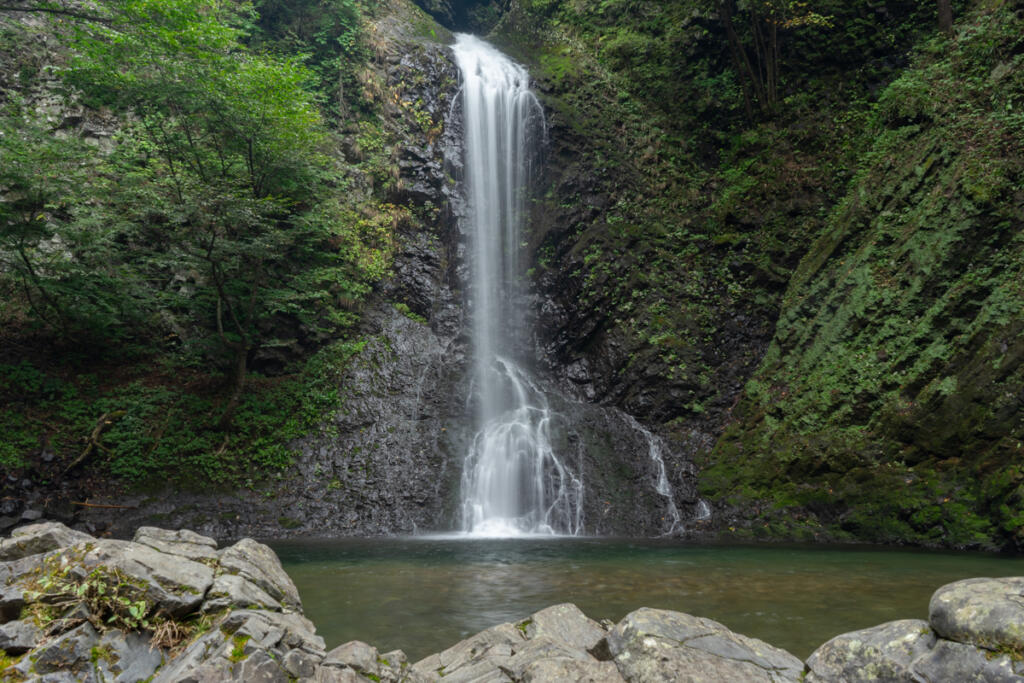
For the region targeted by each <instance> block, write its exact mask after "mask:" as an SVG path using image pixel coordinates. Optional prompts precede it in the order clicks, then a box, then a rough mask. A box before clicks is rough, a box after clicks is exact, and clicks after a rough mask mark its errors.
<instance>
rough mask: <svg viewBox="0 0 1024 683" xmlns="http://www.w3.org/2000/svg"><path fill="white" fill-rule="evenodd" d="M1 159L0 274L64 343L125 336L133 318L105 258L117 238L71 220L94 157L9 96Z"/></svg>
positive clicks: (2, 117)
mask: <svg viewBox="0 0 1024 683" xmlns="http://www.w3.org/2000/svg"><path fill="white" fill-rule="evenodd" d="M0 157H2V158H3V160H4V162H3V164H2V165H0V187H3V188H5V190H6V194H5V200H4V201H3V202H0V272H3V273H5V274H6V275H7V277H9V278H12V279H13V280H14V281H15V282H17V284H18V285H19V288H20V293H21V294H22V297H23V300H24V301H25V302H27V304H28V306H29V308H30V311H31V314H32V316H33V318H34V320H35V321H36V322H37V323H39V324H42V325H45V326H48V327H49V328H50V329H52V330H53V331H55V332H57V333H59V334H60V335H61V336H63V337H65V338H72V337H75V338H79V339H83V340H87V341H88V340H96V339H98V338H108V339H109V338H113V339H118V338H120V337H123V336H125V335H126V334H128V330H129V328H130V327H132V326H133V325H135V324H137V321H138V317H139V311H138V310H137V309H136V307H135V304H136V302H135V299H134V297H133V289H134V288H133V285H132V283H130V282H126V281H125V280H124V278H122V277H121V275H122V274H121V272H120V271H119V269H118V268H117V267H116V263H112V262H111V260H110V258H109V255H110V252H111V251H112V250H113V249H114V248H115V247H114V245H113V242H114V239H115V237H116V231H115V230H113V229H111V228H110V227H109V226H105V225H88V224H83V223H79V222H76V221H74V220H72V219H71V215H72V214H73V213H74V211H75V207H76V205H77V203H78V202H80V201H82V194H81V193H80V192H81V188H82V187H83V186H85V185H87V183H88V179H89V178H90V176H91V175H92V174H93V173H95V171H96V165H97V164H96V159H95V153H94V152H93V151H92V150H91V148H89V147H88V146H87V145H85V144H84V143H83V142H81V141H80V140H76V139H71V140H67V139H61V138H57V137H55V136H54V135H53V133H52V131H51V130H50V129H49V128H48V127H46V126H44V125H42V124H41V122H40V121H39V120H38V118H37V117H36V116H35V115H34V113H33V112H31V110H30V108H29V107H28V105H26V103H25V102H24V101H23V99H22V98H20V97H19V96H18V95H17V94H13V95H12V96H11V97H10V98H9V99H8V102H7V104H6V106H5V107H4V108H3V109H2V110H0ZM11 305H12V304H11V303H6V304H0V306H4V307H9V306H11Z"/></svg>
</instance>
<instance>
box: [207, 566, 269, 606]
mask: <svg viewBox="0 0 1024 683" xmlns="http://www.w3.org/2000/svg"><path fill="white" fill-rule="evenodd" d="M230 607H247V608H257V609H267V610H271V611H273V612H280V611H282V607H281V603H280V602H278V601H277V600H275V599H274V598H272V597H270V596H269V595H267V593H266V591H264V590H263V589H262V588H260V587H259V586H257V585H256V584H254V583H253V582H252V581H248V580H246V579H244V578H242V577H241V576H239V575H237V574H221V575H220V576H218V577H217V578H215V579H214V580H213V585H212V586H211V587H210V591H209V593H207V595H206V601H205V602H204V603H203V608H202V609H203V611H204V612H219V611H221V610H223V609H227V608H230Z"/></svg>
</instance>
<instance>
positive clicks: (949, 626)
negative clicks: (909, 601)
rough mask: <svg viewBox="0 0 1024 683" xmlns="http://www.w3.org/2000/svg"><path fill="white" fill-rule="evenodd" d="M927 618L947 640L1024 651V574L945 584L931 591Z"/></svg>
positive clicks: (986, 647)
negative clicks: (933, 591)
mask: <svg viewBox="0 0 1024 683" xmlns="http://www.w3.org/2000/svg"><path fill="white" fill-rule="evenodd" d="M928 621H929V622H930V623H931V625H932V628H933V629H935V632H936V633H937V634H939V636H940V637H942V638H946V639H948V640H953V641H956V642H959V643H968V644H971V645H977V646H978V647H983V648H985V649H987V650H993V651H998V650H1013V651H1016V652H1024V577H1021V576H1016V577H1009V578H1002V579H985V578H981V579H967V580H965V581H957V582H955V583H951V584H947V585H945V586H943V587H942V588H940V589H939V590H937V591H935V593H934V594H933V595H932V599H931V602H930V603H929V605H928Z"/></svg>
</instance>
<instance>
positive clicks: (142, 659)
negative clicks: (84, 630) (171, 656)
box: [92, 630, 164, 683]
mask: <svg viewBox="0 0 1024 683" xmlns="http://www.w3.org/2000/svg"><path fill="white" fill-rule="evenodd" d="M92 658H93V663H94V665H95V667H96V673H97V674H98V678H99V679H100V680H102V681H106V682H108V683H133V682H134V681H145V680H148V679H149V678H150V677H151V676H152V675H153V674H154V673H155V672H156V670H157V668H159V667H160V665H161V664H162V663H163V661H164V655H163V652H161V651H160V650H159V649H158V648H155V647H152V646H151V645H150V642H149V638H148V637H146V635H144V634H142V633H124V632H122V631H116V630H115V631H107V632H106V633H104V634H103V636H102V637H101V638H100V642H99V644H98V645H97V646H96V647H95V649H94V650H93V652H92Z"/></svg>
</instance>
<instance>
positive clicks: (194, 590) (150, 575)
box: [82, 539, 213, 618]
mask: <svg viewBox="0 0 1024 683" xmlns="http://www.w3.org/2000/svg"><path fill="white" fill-rule="evenodd" d="M86 548H87V550H86V552H85V554H84V555H83V557H82V566H83V567H85V568H86V569H92V568H96V567H103V568H104V569H106V570H113V569H117V570H120V571H121V572H123V573H125V574H127V575H128V576H130V577H132V578H133V579H135V580H137V581H138V586H137V590H138V593H139V595H140V597H144V599H146V600H147V601H149V602H150V603H151V604H153V605H154V606H155V607H156V608H157V609H159V610H163V611H164V612H166V613H167V614H168V615H170V616H171V617H175V618H180V617H183V616H185V615H187V614H189V613H191V612H194V611H195V610H196V609H197V608H198V607H199V605H200V604H202V602H203V598H204V597H205V596H206V591H207V590H208V589H209V588H210V586H212V585H213V570H212V569H210V568H209V567H207V566H206V565H204V564H200V563H199V562H193V561H192V560H188V559H186V558H184V557H179V556H176V555H168V554H166V553H162V552H159V551H157V550H154V549H153V548H150V547H148V546H144V545H140V544H138V543H130V542H128V541H115V540H110V539H103V540H97V541H95V542H94V543H91V544H89V545H87V546H86Z"/></svg>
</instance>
